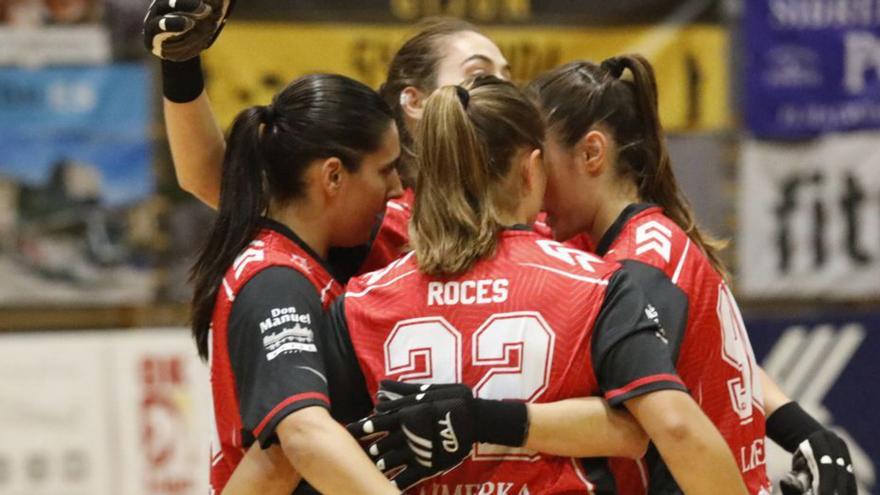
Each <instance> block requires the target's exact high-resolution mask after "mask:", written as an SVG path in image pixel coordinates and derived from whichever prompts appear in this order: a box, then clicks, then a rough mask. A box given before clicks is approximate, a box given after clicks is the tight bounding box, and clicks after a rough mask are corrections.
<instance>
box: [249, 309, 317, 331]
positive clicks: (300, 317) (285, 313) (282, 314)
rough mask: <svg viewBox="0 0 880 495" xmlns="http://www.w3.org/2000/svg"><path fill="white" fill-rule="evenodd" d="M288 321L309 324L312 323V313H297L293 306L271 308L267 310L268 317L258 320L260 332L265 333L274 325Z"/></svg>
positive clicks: (284, 323)
mask: <svg viewBox="0 0 880 495" xmlns="http://www.w3.org/2000/svg"><path fill="white" fill-rule="evenodd" d="M288 323H294V324H297V323H302V324H304V325H310V324H311V323H312V315H310V314H308V313H306V314H299V313H297V312H296V308H294V307H293V306H290V307H287V308H273V309H272V310H271V311H270V312H269V317H268V318H266V319H265V320H263V321H261V322H260V333H266V332H267V331H269V330H272V329H273V328H275V327H278V326H281V325H286V324H288Z"/></svg>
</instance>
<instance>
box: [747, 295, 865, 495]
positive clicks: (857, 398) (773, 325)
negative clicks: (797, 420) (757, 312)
mask: <svg viewBox="0 0 880 495" xmlns="http://www.w3.org/2000/svg"><path fill="white" fill-rule="evenodd" d="M746 326H747V328H748V329H749V337H750V339H751V342H752V347H753V348H754V350H755V355H756V357H757V359H758V361H759V362H760V363H761V365H762V367H763V368H764V369H765V370H766V371H767V373H768V374H769V375H770V376H771V377H773V378H774V379H775V380H776V381H777V383H778V384H779V385H780V387H781V388H782V389H783V390H784V391H785V392H786V393H787V394H788V395H789V397H791V398H792V399H794V400H797V401H798V402H799V403H800V404H801V406H803V407H804V409H806V410H807V411H809V412H810V413H811V414H813V415H814V416H815V417H816V418H817V419H818V420H820V421H821V422H822V423H823V424H825V425H827V426H829V427H831V428H832V429H833V430H834V431H835V432H837V433H838V434H839V435H841V437H843V438H844V439H845V440H846V441H847V443H848V445H849V448H850V454H851V455H852V457H853V466H854V467H855V469H856V475H857V478H858V481H859V485H860V490H859V493H862V494H871V493H880V490H878V488H880V487H878V486H877V480H876V475H877V473H878V472H880V429H878V427H877V425H878V422H877V417H878V414H877V411H878V410H880V394H878V393H877V387H878V385H877V384H878V379H880V360H878V358H877V357H878V356H880V313H861V314H859V313H853V314H839V315H825V316H816V317H807V318H797V319H793V318H746Z"/></svg>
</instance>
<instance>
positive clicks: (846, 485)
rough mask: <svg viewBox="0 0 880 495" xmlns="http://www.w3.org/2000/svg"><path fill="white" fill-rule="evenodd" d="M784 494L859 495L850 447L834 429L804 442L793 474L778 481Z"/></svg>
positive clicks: (796, 457) (797, 454)
mask: <svg viewBox="0 0 880 495" xmlns="http://www.w3.org/2000/svg"><path fill="white" fill-rule="evenodd" d="M779 486H780V488H781V489H782V493H783V495H802V494H810V495H856V494H857V493H858V489H857V487H856V477H855V473H854V472H853V467H852V459H851V458H850V455H849V448H847V446H846V442H844V441H843V439H841V438H840V437H839V436H837V435H836V434H835V433H834V432H832V431H831V430H824V429H823V430H820V431H817V432H815V433H813V434H812V435H810V436H809V437H807V439H806V440H804V441H803V442H801V444H800V445H799V446H798V449H797V451H795V453H794V457H792V461H791V472H790V473H788V474H787V475H786V476H785V478H783V479H782V481H780V482H779Z"/></svg>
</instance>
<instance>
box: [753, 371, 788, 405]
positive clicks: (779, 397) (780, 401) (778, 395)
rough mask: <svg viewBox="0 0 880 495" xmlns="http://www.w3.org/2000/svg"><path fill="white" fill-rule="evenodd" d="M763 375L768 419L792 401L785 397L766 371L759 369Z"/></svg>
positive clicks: (762, 384) (762, 382)
mask: <svg viewBox="0 0 880 495" xmlns="http://www.w3.org/2000/svg"><path fill="white" fill-rule="evenodd" d="M759 372H760V374H761V388H762V389H763V391H764V412H765V414H766V416H767V417H769V416H770V415H771V414H773V413H774V412H776V410H777V409H779V408H780V407H782V406H784V405H785V404H788V403H789V402H791V399H790V398H788V396H787V395H785V392H783V391H782V389H781V388H779V385H777V384H776V382H774V381H773V379H772V378H770V377H769V376H768V375H767V373H766V372H765V371H764V368H759Z"/></svg>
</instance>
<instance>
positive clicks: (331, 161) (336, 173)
mask: <svg viewBox="0 0 880 495" xmlns="http://www.w3.org/2000/svg"><path fill="white" fill-rule="evenodd" d="M343 172H344V167H343V166H342V160H340V159H339V158H336V157H332V158H327V159H326V160H324V161H323V162H321V168H320V172H319V174H320V175H319V177H320V180H321V186H322V189H324V192H325V193H326V194H327V195H329V196H335V195H336V194H338V193H339V191H340V189H342V182H343V181H344V180H345V179H344V177H345V174H344V173H343Z"/></svg>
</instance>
